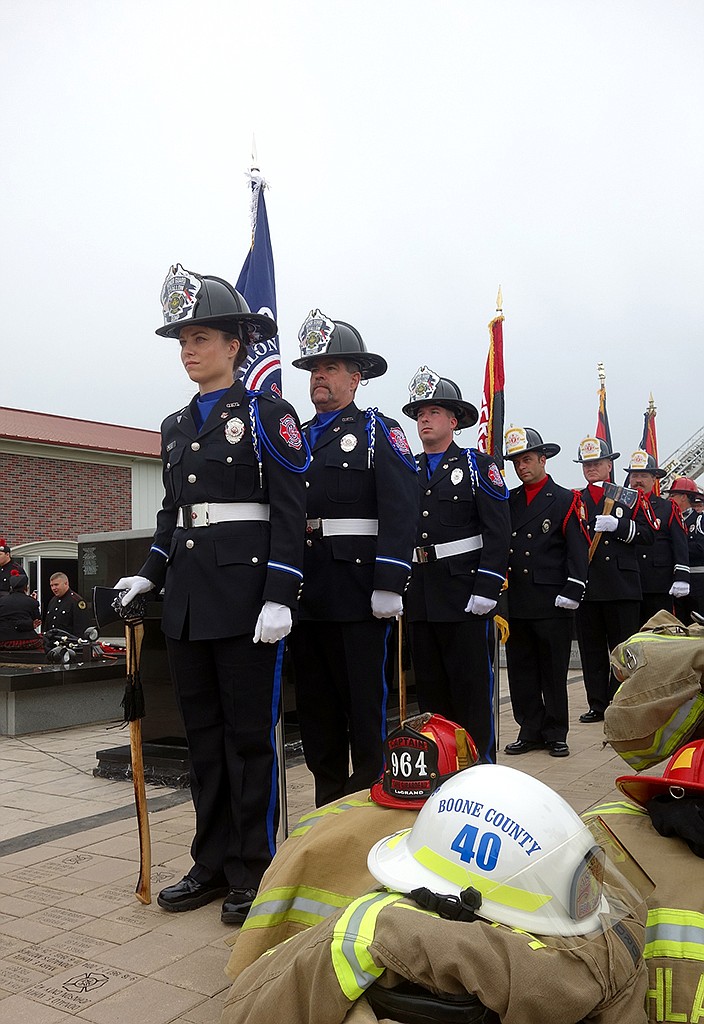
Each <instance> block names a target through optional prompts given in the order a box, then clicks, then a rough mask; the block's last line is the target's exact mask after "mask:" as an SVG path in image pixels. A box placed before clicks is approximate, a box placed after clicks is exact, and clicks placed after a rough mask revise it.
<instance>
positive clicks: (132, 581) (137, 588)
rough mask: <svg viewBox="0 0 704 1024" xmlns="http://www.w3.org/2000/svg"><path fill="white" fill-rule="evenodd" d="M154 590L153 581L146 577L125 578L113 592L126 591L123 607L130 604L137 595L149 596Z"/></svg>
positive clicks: (116, 585)
mask: <svg viewBox="0 0 704 1024" xmlns="http://www.w3.org/2000/svg"><path fill="white" fill-rule="evenodd" d="M153 589H154V584H153V583H152V581H151V580H148V579H147V577H146V576H123V577H122V579H121V580H118V581H117V583H116V584H115V586H114V587H113V590H126V591H127V593H126V594H125V596H124V597H123V598H122V604H123V607H124V605H126V604H129V603H130V601H132V600H133V598H135V597H136V596H137V594H148V593H149V591H150V590H153Z"/></svg>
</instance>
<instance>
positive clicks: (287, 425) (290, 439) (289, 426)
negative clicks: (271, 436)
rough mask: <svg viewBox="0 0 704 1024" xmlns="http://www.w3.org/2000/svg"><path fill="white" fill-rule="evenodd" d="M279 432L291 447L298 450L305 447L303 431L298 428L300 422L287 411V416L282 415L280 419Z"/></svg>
mask: <svg viewBox="0 0 704 1024" xmlns="http://www.w3.org/2000/svg"><path fill="white" fill-rule="evenodd" d="M279 434H280V435H281V437H282V438H283V439H284V441H285V442H286V444H287V445H288V446H289V448H295V449H296V450H298V449H299V448H302V447H303V438H302V437H301V432H300V430H299V429H298V424H297V423H296V421H295V419H294V418H293V416H292V415H291V413H287V415H286V416H282V417H281V419H280V420H279Z"/></svg>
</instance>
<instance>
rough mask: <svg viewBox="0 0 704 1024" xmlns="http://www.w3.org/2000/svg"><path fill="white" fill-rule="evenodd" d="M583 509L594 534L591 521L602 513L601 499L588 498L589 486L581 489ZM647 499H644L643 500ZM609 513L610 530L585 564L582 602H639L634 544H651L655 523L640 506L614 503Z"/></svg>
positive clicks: (640, 594) (655, 528) (638, 575)
mask: <svg viewBox="0 0 704 1024" xmlns="http://www.w3.org/2000/svg"><path fill="white" fill-rule="evenodd" d="M581 495H582V500H583V502H584V505H585V508H586V510H587V520H588V522H587V526H588V529H589V533H590V535H591V536H592V537H593V536H594V520H595V519H596V516H598V515H603V512H604V499H603V497H602V498H601V500H600V501H599V503H598V504H595V503H594V501H593V500H592V496H591V494H590V493H589V488H588V487H585V488H584V489H583V490H582V492H581ZM645 500H646V501H647V499H645ZM611 515H612V516H615V517H616V518H617V519H618V526H617V528H616V530H615V531H614V532H613V533H604V534H603V535H602V537H601V540H600V541H599V544H598V545H597V548H596V550H595V552H594V554H593V556H592V560H591V562H590V563H589V579H588V581H587V590H586V593H585V595H584V600H585V601H640V599H641V597H642V591H641V585H640V573H639V571H638V554H637V550H636V545H637V544H638V545H640V546H641V547H642V546H644V545H646V544H653V542H654V540H655V534H656V530H657V526H655V525H654V522H655V520H654V517H653V519H652V522H651V520H650V519H649V518H648V516H647V515H646V513H645V512H644V510H643V508H642V507H639V508H638V509H637V510H636V511H635V513H634V512H633V510H632V509H630V508H628V506H627V505H624V504H622V503H621V502H618V501H617V502H615V504H614V506H613V509H612V510H611Z"/></svg>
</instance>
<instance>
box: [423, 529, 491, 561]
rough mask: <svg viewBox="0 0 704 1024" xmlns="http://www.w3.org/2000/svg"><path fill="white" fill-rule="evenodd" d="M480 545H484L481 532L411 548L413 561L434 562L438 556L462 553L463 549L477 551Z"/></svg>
mask: <svg viewBox="0 0 704 1024" xmlns="http://www.w3.org/2000/svg"><path fill="white" fill-rule="evenodd" d="M481 547H484V541H483V540H482V536H481V534H477V535H476V536H475V537H465V538H464V539H463V540H448V541H446V542H445V543H444V544H426V545H425V547H422V548H414V549H413V561H414V562H421V563H423V562H435V561H437V559H438V558H451V557H452V555H463V554H464V553H465V551H477V550H478V549H479V548H481Z"/></svg>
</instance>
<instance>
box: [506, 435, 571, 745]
mask: <svg viewBox="0 0 704 1024" xmlns="http://www.w3.org/2000/svg"><path fill="white" fill-rule="evenodd" d="M505 441H506V453H505V458H506V459H508V460H510V461H511V462H512V463H513V468H514V470H515V471H516V476H517V477H518V479H519V480H521V481H522V482H521V486H520V487H515V488H513V489H512V490H511V494H510V497H509V508H510V510H511V550H510V553H509V561H508V591H507V598H508V620H509V637H508V640H507V641H506V663H507V667H508V684H509V690H510V693H511V705H512V707H513V717H514V718H515V719H516V722H517V723H518V726H519V732H518V739H517V740H516V741H515V742H514V743H509V744H508V746H507V747H505V748H504V749H505V752H506V753H507V754H524V753H526V752H527V751H529V750H535V749H537V748H541V747H547V749H548V753H549V754H550V755H551V756H552V757H567V756H568V754H569V752H570V751H569V747H568V746H567V743H566V739H567V732H568V729H569V708H568V703H567V672H568V671H569V665H570V651H571V649H572V632H573V628H574V613H575V611H576V610H577V608H579V603H580V601H581V600H582V598H583V597H584V589H585V587H586V585H587V568H588V565H589V535H588V534H587V531H586V527H585V524H584V515H585V513H584V506H583V504H582V499H581V497H580V495H579V491H570V490H567V488H566V487H560V486H559V485H558V484H556V483H555V481H554V480H553V479H552V477H551V476H549V475H548V473H547V469H546V462H547V460H548V459H551V458H553V456H555V455H557V453H558V452H559V451H560V446H559V445H558V444H553V443H545V442H544V441H543V439H542V437H541V436H540V434H539V433H538V431H537V430H533V428H532V427H511V428H510V429H509V430H507V431H506V434H505Z"/></svg>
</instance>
